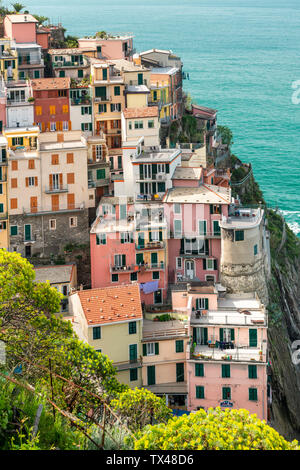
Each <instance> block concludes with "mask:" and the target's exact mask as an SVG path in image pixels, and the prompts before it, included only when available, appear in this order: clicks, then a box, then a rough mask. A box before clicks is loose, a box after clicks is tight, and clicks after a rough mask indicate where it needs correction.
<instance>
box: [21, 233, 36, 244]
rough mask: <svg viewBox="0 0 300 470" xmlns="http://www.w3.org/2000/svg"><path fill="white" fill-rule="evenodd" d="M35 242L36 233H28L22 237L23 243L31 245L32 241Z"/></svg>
mask: <svg viewBox="0 0 300 470" xmlns="http://www.w3.org/2000/svg"><path fill="white" fill-rule="evenodd" d="M35 242H36V235H31V234H30V235H29V236H25V237H24V239H23V243H24V244H25V245H31V244H32V243H35Z"/></svg>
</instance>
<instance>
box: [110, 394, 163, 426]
mask: <svg viewBox="0 0 300 470" xmlns="http://www.w3.org/2000/svg"><path fill="white" fill-rule="evenodd" d="M111 406H112V407H113V408H114V409H115V411H116V412H117V413H118V415H119V416H120V417H122V418H123V419H124V420H125V421H126V423H127V426H128V428H129V429H130V430H132V431H133V432H135V431H137V430H139V429H142V428H143V427H144V426H146V425H147V424H150V423H152V422H165V423H166V422H167V421H168V419H170V418H171V416H172V411H171V410H170V408H168V407H167V406H166V404H165V401H164V399H162V398H159V397H157V396H156V395H154V394H153V393H152V392H150V391H149V390H146V389H144V388H142V389H139V388H135V389H134V390H130V389H128V390H126V391H125V392H123V393H121V394H120V395H119V396H118V398H117V399H113V400H112V402H111Z"/></svg>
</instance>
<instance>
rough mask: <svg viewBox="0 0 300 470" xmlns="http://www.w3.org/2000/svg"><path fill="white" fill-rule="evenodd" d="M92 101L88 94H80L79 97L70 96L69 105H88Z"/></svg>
mask: <svg viewBox="0 0 300 470" xmlns="http://www.w3.org/2000/svg"><path fill="white" fill-rule="evenodd" d="M91 102H92V98H91V97H90V96H82V97H81V98H72V99H71V105H72V106H80V105H86V106H88V105H90V104H91Z"/></svg>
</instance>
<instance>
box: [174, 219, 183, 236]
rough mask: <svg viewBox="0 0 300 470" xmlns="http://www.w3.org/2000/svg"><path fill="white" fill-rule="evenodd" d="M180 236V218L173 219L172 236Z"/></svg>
mask: <svg viewBox="0 0 300 470" xmlns="http://www.w3.org/2000/svg"><path fill="white" fill-rule="evenodd" d="M181 237H182V225H181V220H174V238H181Z"/></svg>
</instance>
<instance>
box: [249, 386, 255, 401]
mask: <svg viewBox="0 0 300 470" xmlns="http://www.w3.org/2000/svg"><path fill="white" fill-rule="evenodd" d="M249 400H251V401H257V389H256V388H249Z"/></svg>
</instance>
